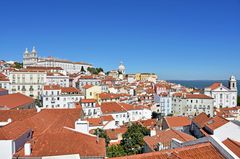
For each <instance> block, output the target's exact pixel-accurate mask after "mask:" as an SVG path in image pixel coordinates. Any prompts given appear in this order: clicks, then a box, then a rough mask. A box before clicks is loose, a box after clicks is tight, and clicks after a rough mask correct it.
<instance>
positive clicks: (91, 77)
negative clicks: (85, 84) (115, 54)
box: [79, 75, 96, 79]
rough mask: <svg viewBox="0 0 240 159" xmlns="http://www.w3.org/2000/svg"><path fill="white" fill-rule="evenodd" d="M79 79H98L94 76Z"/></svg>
mask: <svg viewBox="0 0 240 159" xmlns="http://www.w3.org/2000/svg"><path fill="white" fill-rule="evenodd" d="M79 79H96V78H94V77H93V76H88V75H86V76H81V77H80V78H79Z"/></svg>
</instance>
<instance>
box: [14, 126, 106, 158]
mask: <svg viewBox="0 0 240 159" xmlns="http://www.w3.org/2000/svg"><path fill="white" fill-rule="evenodd" d="M31 146H32V147H31V148H32V153H31V155H30V157H42V156H57V155H68V154H79V155H80V156H81V157H84V156H89V157H91V156H95V157H96V156H98V157H105V156H106V153H105V151H106V149H105V140H104V139H102V138H99V139H98V141H97V137H95V136H90V135H86V134H83V133H79V132H75V131H73V130H68V129H66V128H62V130H61V131H60V132H57V133H51V132H48V133H44V134H43V135H41V136H40V137H39V138H38V139H37V141H33V142H31ZM17 155H19V156H20V157H23V156H25V155H24V150H23V149H22V150H21V151H20V152H18V153H17ZM28 157H29V156H28Z"/></svg>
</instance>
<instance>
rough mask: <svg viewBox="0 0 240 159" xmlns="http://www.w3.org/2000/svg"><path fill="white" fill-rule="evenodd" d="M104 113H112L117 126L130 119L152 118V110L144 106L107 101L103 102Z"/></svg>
mask: <svg viewBox="0 0 240 159" xmlns="http://www.w3.org/2000/svg"><path fill="white" fill-rule="evenodd" d="M101 110H102V113H103V115H104V116H105V115H112V117H113V118H114V120H115V124H116V126H119V125H123V124H124V123H127V122H130V121H138V120H147V119H151V117H152V112H151V110H149V109H148V108H146V107H143V106H133V105H130V104H126V103H116V102H106V103H102V104H101Z"/></svg>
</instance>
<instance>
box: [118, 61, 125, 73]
mask: <svg viewBox="0 0 240 159" xmlns="http://www.w3.org/2000/svg"><path fill="white" fill-rule="evenodd" d="M118 70H119V71H120V72H122V71H124V70H125V66H124V65H123V64H122V63H121V64H120V65H119V66H118Z"/></svg>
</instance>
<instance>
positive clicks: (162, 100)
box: [154, 93, 172, 116]
mask: <svg viewBox="0 0 240 159" xmlns="http://www.w3.org/2000/svg"><path fill="white" fill-rule="evenodd" d="M154 102H155V109H154V111H156V112H157V113H161V114H163V115H164V116H167V115H169V114H172V97H171V96H170V94H169V93H160V94H159V95H157V94H155V95H154Z"/></svg>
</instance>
